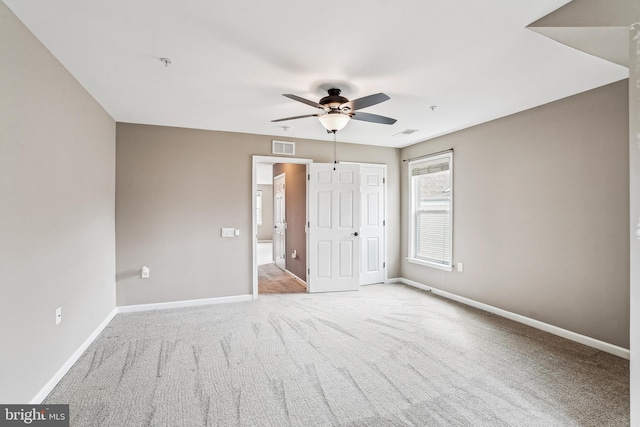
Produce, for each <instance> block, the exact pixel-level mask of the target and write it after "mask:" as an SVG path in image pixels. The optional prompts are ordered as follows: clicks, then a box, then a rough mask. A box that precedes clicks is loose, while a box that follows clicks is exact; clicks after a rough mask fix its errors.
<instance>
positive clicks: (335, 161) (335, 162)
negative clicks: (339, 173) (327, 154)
mask: <svg viewBox="0 0 640 427" xmlns="http://www.w3.org/2000/svg"><path fill="white" fill-rule="evenodd" d="M337 164H338V159H337V158H336V131H335V130H334V131H333V170H336V165H337Z"/></svg>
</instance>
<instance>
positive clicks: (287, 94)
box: [282, 93, 324, 110]
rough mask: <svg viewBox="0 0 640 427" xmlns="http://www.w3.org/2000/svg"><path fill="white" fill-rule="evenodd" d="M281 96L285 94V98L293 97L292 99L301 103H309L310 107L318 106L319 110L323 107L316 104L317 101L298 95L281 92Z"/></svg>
mask: <svg viewBox="0 0 640 427" xmlns="http://www.w3.org/2000/svg"><path fill="white" fill-rule="evenodd" d="M282 96H286V97H287V98H290V99H293V100H294V101H298V102H302V103H303V104H307V105H311V106H312V107H316V108H320V109H321V110H324V107H323V106H322V105H320V104H318V103H317V102H315V101H309V100H308V99H304V98H301V97H299V96H298V95H292V94H290V93H283V94H282Z"/></svg>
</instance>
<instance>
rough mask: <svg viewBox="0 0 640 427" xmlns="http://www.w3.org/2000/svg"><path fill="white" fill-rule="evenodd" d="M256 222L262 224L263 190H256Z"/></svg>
mask: <svg viewBox="0 0 640 427" xmlns="http://www.w3.org/2000/svg"><path fill="white" fill-rule="evenodd" d="M256 222H257V223H258V225H262V190H258V191H256Z"/></svg>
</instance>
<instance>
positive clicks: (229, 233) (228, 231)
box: [221, 228, 235, 237]
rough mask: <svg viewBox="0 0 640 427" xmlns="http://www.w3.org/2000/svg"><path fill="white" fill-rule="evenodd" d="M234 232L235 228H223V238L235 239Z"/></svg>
mask: <svg viewBox="0 0 640 427" xmlns="http://www.w3.org/2000/svg"><path fill="white" fill-rule="evenodd" d="M234 231H235V230H234V229H233V228H222V232H221V236H222V237H233V233H234Z"/></svg>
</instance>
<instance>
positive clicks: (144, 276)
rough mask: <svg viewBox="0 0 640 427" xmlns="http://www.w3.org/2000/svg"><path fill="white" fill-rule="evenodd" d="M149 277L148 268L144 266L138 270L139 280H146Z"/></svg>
mask: <svg viewBox="0 0 640 427" xmlns="http://www.w3.org/2000/svg"><path fill="white" fill-rule="evenodd" d="M149 275H150V272H149V267H147V266H146V265H144V266H142V268H141V269H140V278H142V279H148V278H149Z"/></svg>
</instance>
